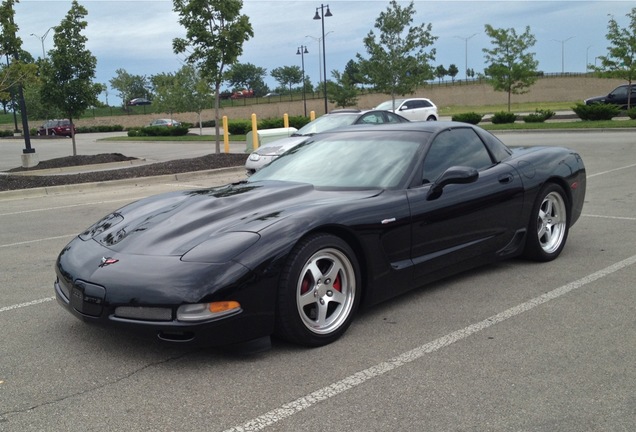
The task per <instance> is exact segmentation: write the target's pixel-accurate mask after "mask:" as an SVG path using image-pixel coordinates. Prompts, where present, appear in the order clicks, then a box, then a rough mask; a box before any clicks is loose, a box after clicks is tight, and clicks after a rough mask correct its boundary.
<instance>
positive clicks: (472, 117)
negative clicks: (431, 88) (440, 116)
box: [451, 112, 484, 125]
mask: <svg viewBox="0 0 636 432" xmlns="http://www.w3.org/2000/svg"><path fill="white" fill-rule="evenodd" d="M482 118H484V116H483V115H482V114H477V113H476V112H468V113H460V114H455V115H454V116H452V117H451V120H452V121H456V122H462V123H470V124H473V125H476V124H477V123H479V122H480V121H481V119H482Z"/></svg>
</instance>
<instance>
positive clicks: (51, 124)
mask: <svg viewBox="0 0 636 432" xmlns="http://www.w3.org/2000/svg"><path fill="white" fill-rule="evenodd" d="M71 127H72V128H73V132H74V133H77V129H75V125H73V124H71V122H70V120H68V119H62V120H49V121H47V122H46V123H44V124H43V125H42V126H40V127H39V128H38V135H60V136H67V137H70V136H71Z"/></svg>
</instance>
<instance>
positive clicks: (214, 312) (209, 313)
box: [177, 300, 241, 321]
mask: <svg viewBox="0 0 636 432" xmlns="http://www.w3.org/2000/svg"><path fill="white" fill-rule="evenodd" d="M240 311H241V305H240V304H239V302H236V301H233V300H230V301H220V302H213V303H197V304H188V305H183V306H179V309H177V320H178V321H204V320H208V319H212V318H220V317H224V316H227V315H232V314H234V313H238V312H240Z"/></svg>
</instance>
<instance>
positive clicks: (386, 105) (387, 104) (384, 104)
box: [375, 99, 404, 111]
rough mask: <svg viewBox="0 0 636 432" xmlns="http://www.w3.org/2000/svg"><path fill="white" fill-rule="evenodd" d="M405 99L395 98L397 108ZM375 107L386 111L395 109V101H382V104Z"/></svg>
mask: <svg viewBox="0 0 636 432" xmlns="http://www.w3.org/2000/svg"><path fill="white" fill-rule="evenodd" d="M403 100H404V99H396V100H395V108H397V107H399V106H400V104H401V103H402V101H403ZM375 109H379V110H385V111H393V101H390V100H388V101H386V102H382V103H381V104H380V105H378V106H377V107H375Z"/></svg>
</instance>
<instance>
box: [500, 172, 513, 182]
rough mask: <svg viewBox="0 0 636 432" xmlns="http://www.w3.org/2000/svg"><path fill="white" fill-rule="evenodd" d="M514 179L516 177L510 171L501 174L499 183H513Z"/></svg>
mask: <svg viewBox="0 0 636 432" xmlns="http://www.w3.org/2000/svg"><path fill="white" fill-rule="evenodd" d="M513 179H514V177H513V176H512V174H510V173H507V174H502V175H500V176H499V183H502V184H507V183H512V180H513Z"/></svg>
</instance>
